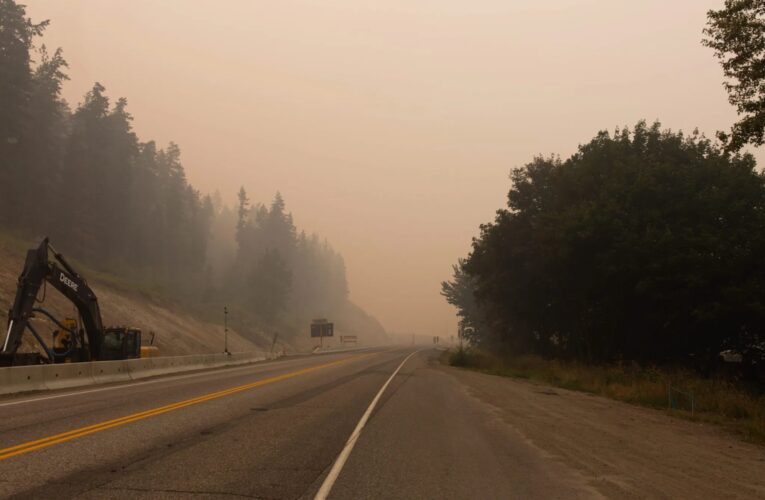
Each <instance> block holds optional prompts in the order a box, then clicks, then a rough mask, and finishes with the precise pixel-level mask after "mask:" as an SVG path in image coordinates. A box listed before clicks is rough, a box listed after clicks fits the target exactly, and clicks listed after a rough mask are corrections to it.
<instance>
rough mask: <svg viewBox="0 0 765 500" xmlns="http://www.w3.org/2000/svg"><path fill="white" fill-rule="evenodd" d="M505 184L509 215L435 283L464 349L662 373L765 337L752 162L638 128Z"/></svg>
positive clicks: (758, 194)
mask: <svg viewBox="0 0 765 500" xmlns="http://www.w3.org/2000/svg"><path fill="white" fill-rule="evenodd" d="M511 177H512V188H511V189H510V192H509V194H508V205H507V208H505V209H502V210H500V211H498V213H497V216H496V218H495V220H494V222H491V223H488V224H485V225H483V226H481V232H480V236H479V237H478V238H476V239H475V240H474V242H473V249H472V252H471V253H470V255H469V256H468V258H467V259H465V260H463V261H461V262H460V263H459V265H458V266H457V267H456V268H455V275H454V279H453V280H452V281H451V282H448V283H444V284H443V290H442V291H443V293H444V295H445V296H446V297H447V300H449V302H451V303H453V304H454V305H456V306H457V307H458V308H459V312H460V315H461V317H462V321H463V322H464V325H465V326H471V327H473V329H472V333H471V335H472V336H473V337H472V339H471V340H473V341H475V342H477V343H486V344H488V345H492V346H494V347H497V348H500V349H503V350H507V351H511V352H534V353H538V354H542V355H545V356H552V357H561V358H568V359H580V360H586V361H596V362H602V361H614V360H639V361H657V362H665V361H671V360H681V359H687V358H688V356H689V355H692V354H696V355H704V354H716V353H717V352H719V351H720V350H722V349H724V348H725V347H726V346H729V347H734V346H738V345H741V344H744V343H747V342H750V341H751V340H753V339H754V338H758V337H759V336H760V335H761V332H762V331H763V327H765V261H764V260H763V259H762V255H765V182H764V180H765V179H764V178H763V176H762V175H761V174H760V173H758V172H757V171H756V170H755V162H754V159H753V158H752V157H751V156H750V155H746V154H743V155H738V154H729V153H726V152H724V151H723V150H722V149H720V147H718V146H715V145H714V144H712V143H711V142H710V141H709V140H707V139H705V138H704V137H702V136H700V135H697V134H693V135H690V136H685V135H683V134H682V133H675V132H671V131H662V130H661V128H660V125H659V124H658V123H654V124H653V125H651V126H648V125H646V124H645V123H642V122H641V123H638V124H637V125H636V126H635V127H634V128H633V129H632V130H629V129H622V130H617V131H616V132H615V133H613V134H610V133H608V132H601V133H599V134H598V135H597V136H596V137H595V138H594V139H593V140H592V141H590V142H589V143H587V144H585V145H583V146H581V147H580V148H579V151H578V152H577V153H576V154H574V155H572V156H571V157H570V158H568V159H566V160H565V161H562V160H561V159H559V158H557V157H538V158H536V159H534V161H532V162H531V163H529V164H527V165H525V166H524V167H521V168H518V169H515V170H514V171H513V173H512V176H511ZM469 331H471V330H469Z"/></svg>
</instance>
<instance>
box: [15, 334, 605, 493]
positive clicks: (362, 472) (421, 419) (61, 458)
mask: <svg viewBox="0 0 765 500" xmlns="http://www.w3.org/2000/svg"><path fill="white" fill-rule="evenodd" d="M439 355H440V351H437V350H434V349H426V350H417V349H415V348H411V347H410V348H403V347H402V348H384V349H382V348H381V349H374V350H369V351H362V352H350V353H338V354H325V355H317V356H305V357H297V358H285V359H282V360H277V361H271V362H265V363H259V364H255V365H249V366H245V367H237V368H228V369H220V370H213V371H207V372H200V373H193V374H185V375H175V376H169V377H163V378H156V379H151V380H147V381H141V382H133V383H126V384H113V385H107V386H92V387H88V388H82V389H78V390H69V391H58V392H42V393H37V394H29V395H23V396H17V397H5V398H2V399H0V497H3V498H5V497H9V498H93V499H96V498H97V499H102V498H189V497H191V498H230V497H245V498H269V499H276V498H285V499H286V498H315V497H316V496H317V494H319V498H321V495H323V494H325V493H328V498H333V499H334V498H337V499H346V498H347V499H352V498H481V499H487V498H503V499H507V498H577V497H579V498H589V497H596V496H598V494H597V493H596V492H595V490H593V489H591V488H589V487H588V486H587V485H586V484H585V483H584V482H583V481H582V480H581V478H580V477H579V476H578V475H577V474H576V473H575V472H574V470H573V469H571V468H568V467H565V466H564V465H562V464H561V463H560V462H559V461H557V460H554V459H552V458H551V457H550V456H549V455H548V454H545V453H543V452H541V451H540V450H539V449H538V448H536V447H535V446H534V445H533V444H532V443H531V442H529V440H528V439H526V438H524V437H523V436H522V435H521V434H520V433H517V432H514V431H513V430H512V429H510V428H508V427H507V426H506V425H503V424H502V423H501V422H500V420H499V419H498V418H497V416H496V414H495V413H494V412H493V410H492V407H491V406H489V405H486V404H483V403H482V402H480V401H479V400H477V399H476V398H474V397H471V396H470V394H469V393H468V391H467V390H466V388H465V387H464V386H463V385H462V384H461V383H460V382H459V381H458V380H457V379H456V378H455V377H454V376H452V375H450V374H449V373H448V372H446V371H444V370H443V369H442V367H441V365H440V362H439V361H438V357H439ZM397 369H398V370H399V371H398V372H396V370H397ZM394 374H395V375H394ZM386 383H387V384H388V385H387V386H386ZM383 388H384V389H385V390H384V391H382V392H381V390H382V389H383ZM373 402H374V403H375V404H374V405H373ZM360 422H361V424H360ZM355 430H357V431H359V432H358V434H357V436H356V437H357V439H353V440H351V443H349V438H350V437H351V436H352V434H353V433H354V431H355ZM338 457H344V458H343V459H342V460H340V461H339V462H341V463H339V464H338ZM333 464H335V466H334V467H333Z"/></svg>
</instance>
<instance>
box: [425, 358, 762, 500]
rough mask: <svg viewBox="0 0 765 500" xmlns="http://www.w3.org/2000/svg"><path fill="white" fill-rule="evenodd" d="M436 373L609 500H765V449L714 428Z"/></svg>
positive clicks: (559, 393)
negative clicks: (656, 499) (663, 499)
mask: <svg viewBox="0 0 765 500" xmlns="http://www.w3.org/2000/svg"><path fill="white" fill-rule="evenodd" d="M439 370H441V371H442V372H443V373H445V374H448V375H450V376H451V377H452V378H453V379H454V380H456V381H457V382H458V383H459V384H460V385H461V386H462V387H463V389H464V390H465V391H466V393H467V394H469V395H470V396H471V397H473V398H474V399H476V400H478V401H481V402H482V403H483V404H485V405H488V406H489V407H491V408H492V411H493V412H494V413H495V415H497V417H498V418H499V419H501V420H502V421H503V422H504V423H505V424H506V425H508V426H509V427H511V428H512V429H514V430H516V431H517V432H519V433H521V434H522V435H523V436H524V437H525V438H526V439H528V440H529V441H530V442H531V443H533V444H534V445H535V446H536V447H538V448H539V449H541V450H543V451H544V452H545V453H547V454H549V455H550V456H551V457H555V458H556V459H558V460H560V461H562V462H564V463H566V464H567V465H568V466H570V467H573V468H575V469H576V470H578V471H579V472H580V473H581V474H582V475H583V476H584V477H586V478H587V480H588V483H589V484H590V485H591V486H592V487H594V488H596V489H597V490H598V491H599V492H600V493H602V494H604V495H605V496H608V497H613V498H638V497H639V498H645V497H670V498H687V497H695V498H734V497H735V498H754V497H758V498H762V497H765V474H763V473H762V472H763V470H765V448H762V447H759V446H757V445H752V444H749V443H745V442H742V441H740V440H739V439H737V438H736V437H734V436H732V435H730V434H728V433H726V432H725V431H723V430H721V429H719V428H717V427H715V426H711V425H708V424H701V423H695V422H690V421H685V420H680V419H675V418H671V417H669V416H667V415H665V414H663V413H662V412H661V411H658V410H651V409H647V408H641V407H636V406H632V405H629V404H626V403H621V402H618V401H613V400H610V399H606V398H603V397H600V396H594V395H590V394H586V393H581V392H575V391H568V390H565V389H559V388H553V387H549V386H546V385H543V384H539V383H536V382H530V381H526V380H520V379H512V378H507V377H499V376H495V375H488V374H484V373H479V372H475V371H471V370H466V369H459V368H454V367H450V366H445V365H440V366H439Z"/></svg>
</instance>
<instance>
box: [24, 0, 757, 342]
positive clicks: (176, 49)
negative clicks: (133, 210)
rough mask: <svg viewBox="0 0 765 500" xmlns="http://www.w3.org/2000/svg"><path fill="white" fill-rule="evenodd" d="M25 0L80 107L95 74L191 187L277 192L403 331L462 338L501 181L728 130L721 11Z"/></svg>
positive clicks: (532, 2)
mask: <svg viewBox="0 0 765 500" xmlns="http://www.w3.org/2000/svg"><path fill="white" fill-rule="evenodd" d="M26 3H27V12H28V14H29V15H30V16H31V17H32V19H34V20H37V21H39V20H42V19H50V20H51V26H50V27H49V28H48V29H47V31H46V34H45V37H44V40H45V43H46V44H47V45H48V47H49V48H54V47H59V46H60V47H62V48H63V49H64V55H65V57H66V58H67V59H68V60H69V63H70V69H69V75H70V77H71V81H70V82H68V83H67V85H66V86H65V88H64V96H65V97H66V98H67V100H68V101H69V102H70V103H71V104H72V105H75V104H76V103H77V102H79V101H80V100H81V98H82V95H83V94H84V93H85V92H86V91H87V90H89V89H90V87H91V86H92V84H93V82H94V81H95V80H98V81H100V82H101V83H102V84H103V85H104V86H105V87H106V89H107V93H108V95H109V96H110V97H112V98H114V99H116V98H117V97H120V96H124V97H127V98H128V102H129V108H128V109H129V110H130V111H131V112H132V113H133V114H135V116H136V117H137V119H136V121H135V122H134V126H135V129H136V132H137V133H138V135H139V136H140V137H142V138H144V139H149V138H151V139H156V140H157V141H158V142H160V143H167V142H169V141H175V142H177V143H178V144H179V145H180V147H181V150H182V152H183V156H182V159H183V163H184V166H185V167H186V170H187V174H188V177H189V180H190V181H191V182H192V183H193V184H194V185H195V186H196V187H197V188H199V189H201V190H203V191H206V192H214V191H215V190H219V191H220V192H221V194H222V195H223V197H224V199H225V200H227V201H228V202H229V203H232V204H233V202H234V200H235V194H236V191H237V190H238V189H239V186H240V185H241V184H244V185H245V187H246V189H247V190H248V193H249V194H250V198H251V199H253V200H258V201H264V202H267V201H268V200H270V199H271V197H272V196H273V194H274V193H275V192H276V191H277V190H280V191H281V192H282V194H283V195H284V197H285V199H286V201H287V206H288V208H289V209H291V210H292V212H293V214H294V216H295V220H296V223H297V225H298V226H299V227H304V228H307V229H309V230H315V231H317V232H319V233H320V234H321V235H323V236H326V237H327V238H328V239H329V240H330V241H331V242H332V244H333V245H334V246H335V248H337V249H338V250H339V251H340V252H342V254H343V255H344V256H345V260H346V264H347V269H348V277H349V282H350V283H349V284H350V289H351V299H352V300H353V301H354V302H356V303H358V304H359V305H361V306H362V307H364V308H365V309H366V310H367V311H368V312H370V313H371V314H374V315H376V316H377V317H378V318H379V319H380V320H381V321H382V322H383V324H384V325H385V326H386V328H387V329H389V330H392V331H404V330H405V331H416V332H419V333H423V334H427V335H442V336H444V335H448V334H450V333H453V332H454V329H455V325H456V321H455V319H454V311H453V310H452V308H451V306H448V305H447V304H446V303H445V301H444V300H443V298H442V297H440V295H439V289H440V287H439V283H440V282H441V281H442V280H444V279H447V278H448V277H449V275H450V271H451V267H450V266H451V265H452V264H453V263H454V262H455V261H456V260H457V258H458V257H461V256H464V255H465V254H466V253H467V252H468V250H469V247H468V246H467V243H466V242H468V241H469V240H470V238H471V237H472V236H474V235H476V234H477V231H478V225H479V224H480V223H482V222H487V221H489V220H491V219H492V218H493V214H494V212H495V210H496V209H498V208H500V207H501V206H503V205H504V204H505V196H506V193H507V191H508V189H509V180H508V178H507V174H508V172H509V170H510V169H511V168H513V167H515V166H520V165H522V164H524V163H526V162H528V161H530V160H531V159H532V157H533V156H534V155H536V154H539V153H544V154H549V153H557V154H560V155H561V156H564V157H565V156H567V155H570V154H571V153H573V152H574V151H575V149H576V147H577V145H578V144H579V143H583V142H586V141H588V140H589V139H590V138H592V137H593V136H594V135H595V133H596V132H597V131H598V130H601V129H613V128H614V127H615V126H620V125H634V124H635V123H636V122H637V121H638V120H640V119H643V118H645V119H647V120H649V121H653V120H654V119H659V120H660V121H661V122H662V123H663V125H664V126H666V127H669V128H672V129H684V130H687V131H689V132H690V131H691V130H693V129H694V128H696V127H698V128H699V130H701V131H702V132H704V133H706V134H707V135H709V136H712V135H714V133H715V131H717V130H721V129H727V128H729V126H730V125H731V124H732V123H733V121H734V118H735V112H734V110H733V108H732V107H731V106H730V105H729V104H728V102H727V98H726V94H725V92H724V89H723V87H722V85H721V82H722V70H721V69H720V67H719V66H718V63H717V61H716V60H715V59H714V57H713V54H712V51H711V50H710V49H707V48H704V47H703V46H701V44H700V40H701V30H702V28H703V26H704V24H705V14H706V11H707V10H708V9H710V8H720V7H721V5H722V3H723V2H722V0H673V1H672V2H667V1H665V0H647V1H642V2H609V1H595V0H590V1H586V0H581V1H575V0H545V1H543V2H540V1H538V0H513V1H508V0H494V1H489V0H483V1H481V0H478V1H466V0H461V1H456V0H427V1H426V0H386V1H378V2H370V1H363V0H324V1H310V0H302V1H288V0H282V1H278V2H262V1H251V0H238V1H234V0H231V1H225V2H221V1H211V0H210V1H208V0H205V1H202V0H197V1H192V0H162V1H156V0H130V1H104V0H68V1H65V2H63V1H61V0H28V1H27V2H26ZM759 156H761V155H758V157H759Z"/></svg>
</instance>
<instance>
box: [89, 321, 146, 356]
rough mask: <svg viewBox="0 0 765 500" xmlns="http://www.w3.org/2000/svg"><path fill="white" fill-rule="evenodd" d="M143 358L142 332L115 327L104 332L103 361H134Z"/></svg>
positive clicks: (101, 354)
mask: <svg viewBox="0 0 765 500" xmlns="http://www.w3.org/2000/svg"><path fill="white" fill-rule="evenodd" d="M140 357H141V330H138V329H136V328H126V327H122V326H121V327H113V328H107V329H106V330H105V331H104V338H103V343H102V344H101V353H100V355H99V356H98V359H99V360H101V361H106V360H114V359H134V358H140Z"/></svg>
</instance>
